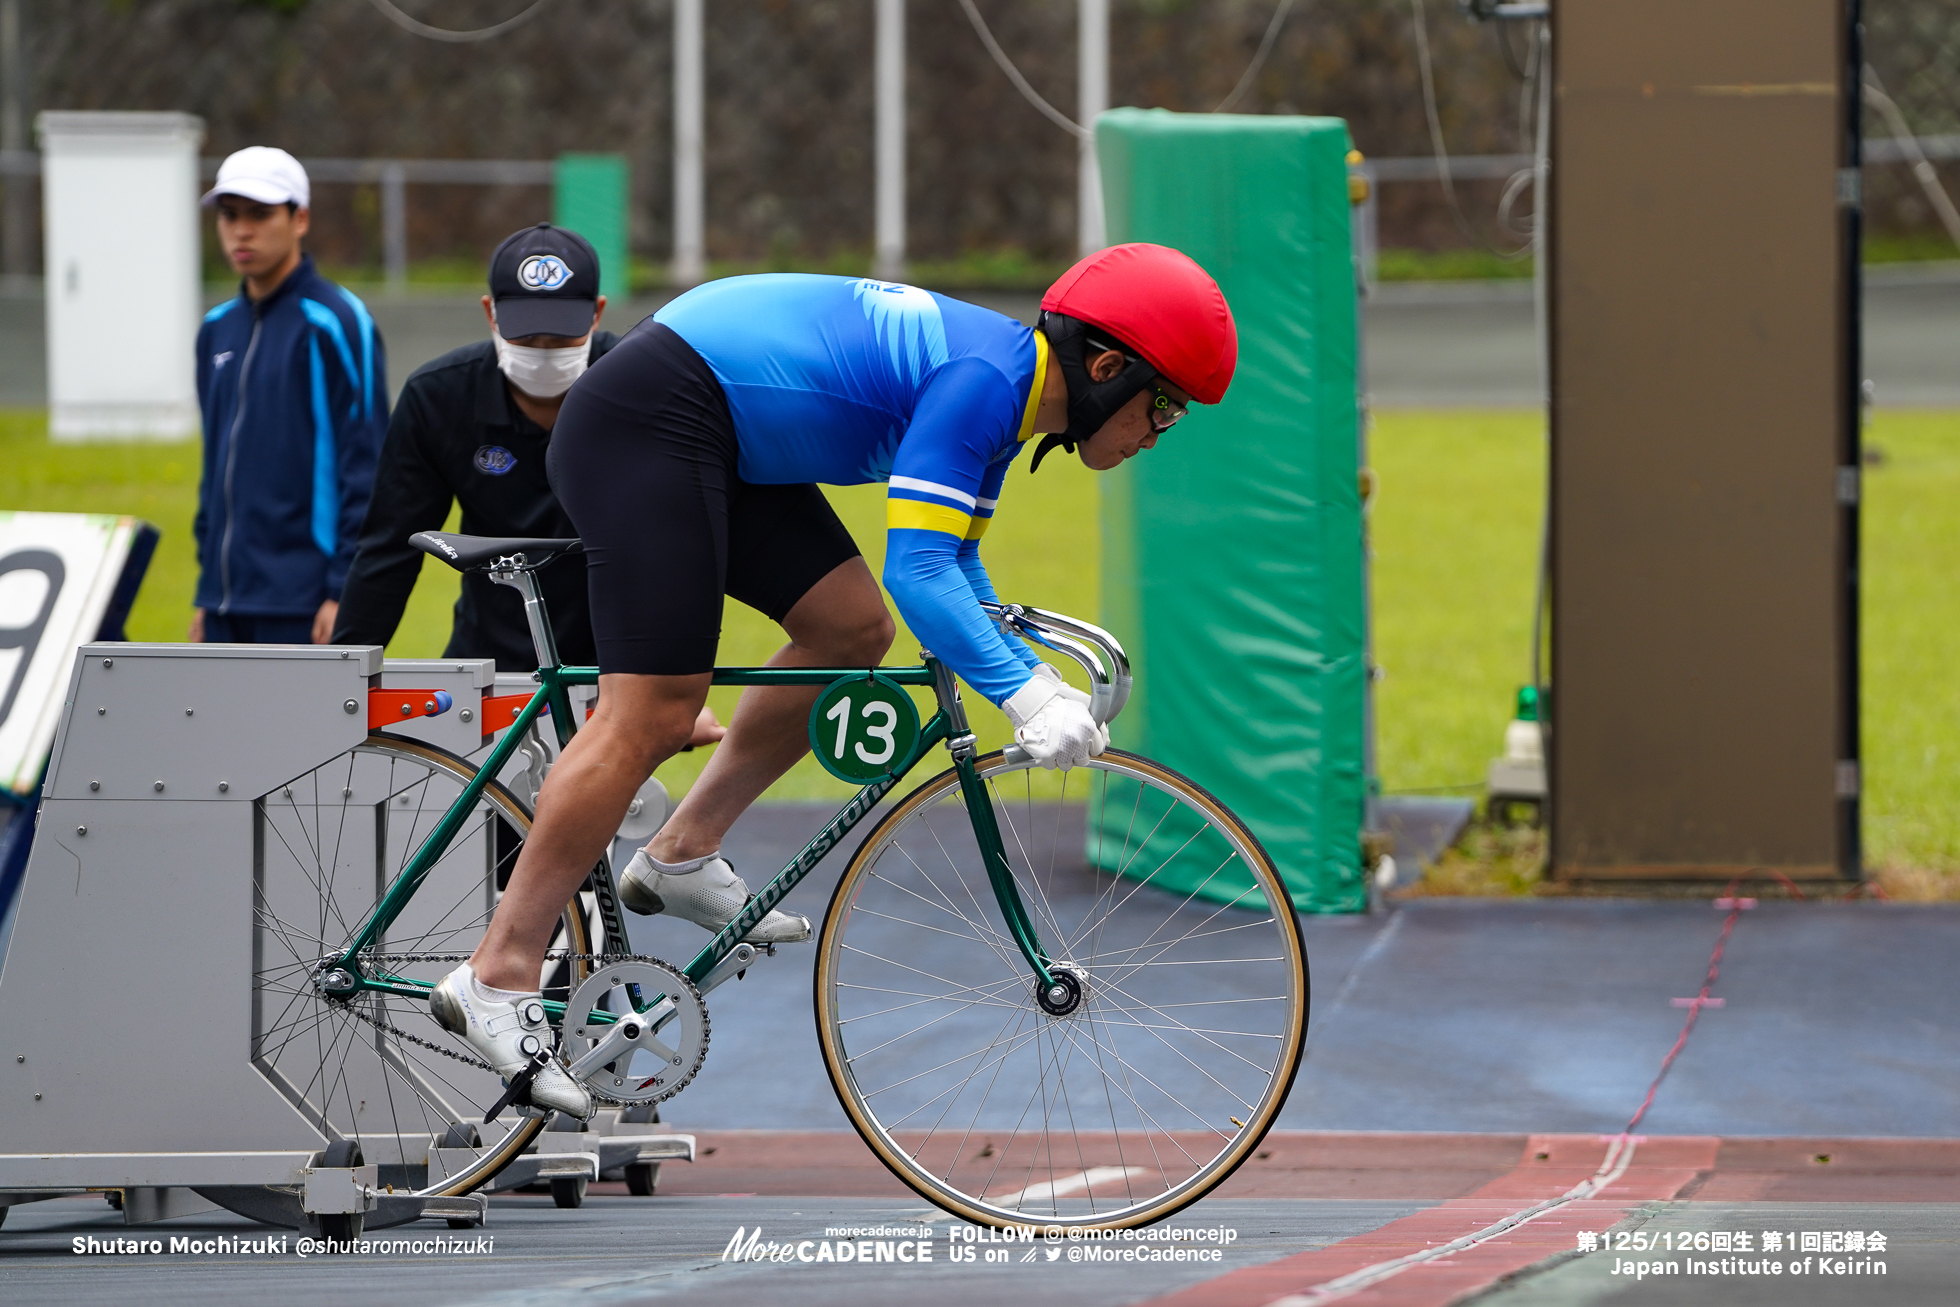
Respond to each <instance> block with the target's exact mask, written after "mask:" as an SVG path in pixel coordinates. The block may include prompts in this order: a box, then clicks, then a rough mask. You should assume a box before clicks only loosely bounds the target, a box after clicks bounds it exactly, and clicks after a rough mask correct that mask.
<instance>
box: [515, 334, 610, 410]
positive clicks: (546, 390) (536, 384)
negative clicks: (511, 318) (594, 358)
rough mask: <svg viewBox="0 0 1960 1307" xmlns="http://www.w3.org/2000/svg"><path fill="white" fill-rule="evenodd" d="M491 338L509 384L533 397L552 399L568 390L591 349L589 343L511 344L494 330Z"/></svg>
mask: <svg viewBox="0 0 1960 1307" xmlns="http://www.w3.org/2000/svg"><path fill="white" fill-rule="evenodd" d="M490 339H491V340H493V341H495V342H496V344H497V366H498V367H499V368H501V369H502V370H503V374H504V375H505V376H506V377H509V378H510V384H511V385H513V386H516V387H517V388H518V389H519V390H521V391H523V392H524V393H525V394H527V395H530V396H531V397H533V398H534V399H555V398H557V397H558V396H560V395H562V394H564V393H565V392H566V391H568V390H570V389H571V388H572V383H573V382H574V381H577V380H578V379H579V376H580V374H581V373H583V372H584V371H585V361H586V358H587V356H588V355H590V354H591V352H592V349H591V343H590V342H587V343H586V344H584V345H571V346H567V347H566V348H564V349H532V348H531V347H530V346H529V345H513V344H511V343H510V342H509V341H507V340H505V339H504V338H503V337H502V336H501V335H498V334H497V333H496V332H494V331H493V332H491V333H490Z"/></svg>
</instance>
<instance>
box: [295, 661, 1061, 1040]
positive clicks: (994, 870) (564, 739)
mask: <svg viewBox="0 0 1960 1307" xmlns="http://www.w3.org/2000/svg"><path fill="white" fill-rule="evenodd" d="M546 629H547V630H548V628H546ZM541 650H542V651H544V652H547V653H550V654H552V655H553V659H554V665H549V666H545V667H541V668H539V669H538V671H537V672H536V673H535V674H534V679H535V680H537V681H538V683H539V684H538V689H537V691H536V693H534V694H533V695H532V696H531V698H530V701H529V702H527V703H526V704H525V705H524V707H523V708H522V709H521V710H519V712H518V714H517V716H516V717H515V719H513V721H512V723H511V725H510V728H509V729H508V730H507V731H505V733H504V736H503V738H502V739H501V740H499V741H498V742H497V744H496V747H494V748H493V749H491V751H490V755H489V757H487V758H486V759H484V761H483V763H482V764H481V765H480V766H479V767H478V768H477V772H476V775H475V776H474V777H473V778H472V779H471V780H470V782H469V784H468V785H466V786H465V787H464V789H463V792H462V793H461V794H460V795H458V796H457V798H456V800H455V801H454V802H453V803H451V804H450V805H449V808H448V809H447V810H446V811H445V812H444V813H443V815H442V819H441V820H440V821H438V822H437V823H436V826H435V828H434V829H433V830H431V831H430V832H429V834H428V836H427V837H426V838H425V839H424V840H423V841H422V843H421V845H420V846H418V847H417V849H416V851H415V853H414V854H413V856H411V857H410V859H409V861H408V864H407V865H406V866H404V867H403V868H402V870H401V873H400V874H399V875H397V876H396V877H395V879H394V881H393V882H392V883H391V884H390V885H389V886H388V889H387V892H386V893H385V894H383V895H382V897H381V900H380V902H378V903H376V904H375V906H374V908H373V910H372V911H370V912H369V913H368V915H367V917H366V918H365V919H364V920H363V921H362V922H361V924H360V926H359V927H358V928H357V929H356V930H355V932H354V934H353V936H352V937H351V938H350V939H349V940H348V942H347V944H346V945H345V946H344V947H342V948H341V949H340V950H339V951H338V952H337V953H336V955H335V956H334V958H333V960H332V961H331V962H329V963H327V964H325V965H323V966H322V967H321V971H322V973H324V974H325V976H326V981H325V983H324V985H323V988H324V989H325V992H326V993H328V994H329V995H331V996H334V997H350V996H352V995H353V994H356V993H358V992H360V991H362V990H369V991H373V992H376V993H384V994H392V995H396V996H398V997H402V998H409V999H420V1000H426V999H427V998H428V995H429V991H430V990H431V989H432V988H433V987H434V986H433V984H432V982H429V981H421V980H414V979H410V978H408V977H404V976H395V975H392V974H390V973H388V972H385V971H377V972H376V973H375V974H372V975H370V974H368V973H367V972H366V971H365V970H364V969H363V968H362V967H361V966H360V965H359V955H360V953H361V952H362V951H363V950H365V949H368V948H370V947H372V946H373V945H374V944H375V943H376V942H377V941H378V940H380V939H381V937H382V936H383V935H384V934H385V933H386V932H387V930H388V927H389V926H391V925H392V924H393V923H394V921H395V919H396V918H397V917H399V916H400V915H401V913H402V911H403V909H404V908H405V907H406V906H407V905H408V902H409V900H410V899H412V898H414V896H415V892H416V890H417V889H419V888H420V887H421V884H422V882H423V880H424V878H426V877H427V875H428V873H429V871H430V870H431V869H432V868H433V867H434V866H435V865H436V863H437V862H438V861H439V860H440V859H441V858H442V856H443V854H444V853H445V852H447V850H448V848H449V844H450V841H452V840H453V839H454V838H455V837H456V835H457V834H458V832H460V831H461V830H462V827H463V824H464V822H465V821H467V820H468V819H469V814H470V812H471V811H472V810H473V809H474V807H475V805H476V802H477V800H478V799H479V798H481V797H482V794H483V791H484V789H485V787H487V786H488V785H489V784H490V782H491V781H492V780H493V779H495V777H496V776H497V775H498V774H499V773H501V772H502V770H503V768H504V766H505V764H506V763H508V762H509V761H510V758H511V755H512V754H513V753H515V752H516V750H517V748H518V746H519V744H520V743H522V741H523V739H524V737H525V736H526V735H527V734H529V732H530V731H531V729H532V727H533V726H534V725H535V724H536V722H537V720H538V718H539V717H541V716H543V715H544V714H545V713H547V712H549V713H550V714H551V718H552V726H553V728H554V729H555V730H556V731H557V733H558V742H559V746H560V747H561V748H562V747H564V746H565V745H566V744H569V743H570V742H571V738H572V736H573V735H574V734H576V733H577V730H578V723H577V721H576V720H575V714H574V710H573V708H572V701H571V696H570V694H569V693H568V690H569V687H571V686H575V685H597V684H598V682H599V669H598V668H596V667H562V666H557V665H555V651H554V650H552V649H550V647H549V646H548V645H543V646H541ZM867 671H876V672H877V673H878V674H879V675H880V676H882V677H884V678H885V679H887V680H890V681H894V682H897V683H898V684H900V685H917V686H923V687H930V688H931V689H932V691H933V694H934V697H935V699H936V700H937V711H935V712H934V713H933V715H932V717H931V719H930V720H928V721H927V722H926V723H925V725H924V726H923V728H922V729H921V730H920V732H919V737H918V739H917V741H916V742H915V743H914V744H913V747H912V751H911V753H910V754H909V755H908V756H907V757H906V758H904V759H903V760H902V761H901V762H900V764H899V765H898V766H897V767H895V768H894V769H893V770H892V772H891V774H890V776H889V777H888V778H887V779H885V780H882V781H876V782H873V783H872V784H870V785H866V786H865V787H864V788H862V789H860V790H859V791H858V792H857V794H856V795H855V796H854V797H852V799H851V800H850V801H849V802H848V803H846V804H845V805H844V806H843V807H842V808H840V809H839V810H838V812H837V815H836V816H834V817H832V818H831V819H830V821H829V822H827V823H826V824H825V825H824V827H823V828H822V829H821V830H820V831H818V833H817V834H816V836H815V837H814V838H812V839H811V840H810V842H809V843H808V844H806V845H805V846H804V847H803V850H802V851H801V852H800V853H798V854H797V856H796V857H794V858H792V859H791V860H790V861H789V862H788V863H787V864H786V865H785V866H784V867H783V869H782V870H781V871H779V872H777V873H776V875H775V877H774V878H773V879H771V880H770V881H769V883H768V884H767V885H764V886H763V887H762V888H761V889H760V890H758V891H757V892H756V894H755V897H754V899H753V900H752V901H751V902H750V903H749V905H748V906H747V907H745V908H744V909H743V910H742V912H741V913H740V915H738V916H737V917H736V918H735V920H733V921H731V922H730V923H729V924H728V925H727V926H726V927H724V928H723V929H722V931H721V933H720V934H718V935H716V936H715V937H714V939H713V940H711V941H709V943H708V944H707V946H706V947H704V948H703V949H702V950H701V951H700V952H699V953H697V954H696V955H695V956H694V959H693V960H692V961H691V962H689V963H688V964H687V966H686V968H684V970H685V971H686V973H687V976H688V978H689V979H690V980H693V981H694V982H696V983H697V984H698V983H700V982H701V981H702V979H703V978H704V977H706V976H707V975H708V974H709V973H710V972H711V971H713V970H714V968H715V966H716V964H717V963H719V962H720V961H721V960H722V959H723V958H725V957H727V956H728V955H729V954H730V953H731V952H733V951H734V949H735V948H736V946H737V945H738V944H740V943H741V942H742V938H743V936H745V935H747V934H748V933H749V931H751V930H753V929H754V928H755V926H756V924H757V923H758V922H760V921H761V920H762V919H763V918H764V917H765V916H767V915H768V914H769V911H770V909H772V908H774V907H775V906H776V905H777V904H778V903H780V902H782V900H783V899H784V898H785V897H786V896H787V895H788V894H789V892H790V891H791V890H793V889H795V888H796V886H797V885H798V884H799V883H800V882H801V881H802V880H803V878H804V877H806V876H808V875H809V874H810V872H811V870H812V869H814V868H815V867H816V865H817V864H818V863H819V862H821V861H822V860H823V858H824V856H825V855H826V854H827V853H829V852H830V851H831V850H832V849H833V848H835V847H836V846H837V845H838V843H840V842H841V841H842V840H843V838H844V837H845V835H847V834H848V833H849V832H850V831H851V829H852V828H853V827H855V826H856V825H857V824H858V823H859V822H860V821H862V820H863V819H864V818H865V817H866V816H867V815H868V814H869V813H870V812H871V810H872V809H873V808H874V807H876V806H877V804H878V800H879V799H881V798H883V797H884V796H885V795H886V794H888V793H890V792H891V790H892V789H893V788H895V787H896V786H897V785H898V783H899V782H900V781H901V780H903V779H904V778H905V776H906V775H907V774H908V773H910V771H911V770H912V768H913V767H915V766H917V765H918V763H919V761H920V760H921V759H922V758H924V757H925V755H926V753H927V752H928V751H929V750H930V749H931V748H932V747H933V746H934V745H937V744H940V743H942V742H943V743H945V744H946V745H947V747H948V748H949V750H950V751H951V753H952V755H953V766H954V768H955V769H956V770H957V771H958V773H959V778H960V790H961V793H962V794H963V795H964V797H965V799H966V807H967V813H968V816H969V817H970V818H971V820H972V822H973V831H974V836H975V838H976V839H977V840H978V842H979V845H980V852H981V857H982V859H983V861H984V863H985V865H986V868H987V879H988V881H989V883H990V884H991V885H992V886H993V890H994V897H995V899H996V901H997V902H998V904H999V906H1000V911H1001V917H1002V920H1003V921H1004V922H1005V923H1006V925H1007V928H1008V931H1009V933H1010V934H1012V935H1013V937H1014V941H1015V943H1016V944H1017V945H1018V946H1019V947H1020V950H1021V954H1022V956H1023V957H1024V958H1025V959H1026V960H1027V963H1028V966H1029V969H1030V971H1031V972H1032V974H1033V975H1034V977H1035V979H1036V980H1037V981H1039V982H1040V984H1041V985H1042V986H1044V987H1046V986H1049V985H1052V984H1054V983H1055V982H1054V978H1053V976H1052V975H1051V973H1050V972H1049V970H1048V958H1047V956H1046V954H1045V953H1043V951H1042V948H1041V943H1040V941H1039V940H1038V939H1037V938H1036V936H1035V933H1034V926H1033V923H1032V922H1031V921H1030V920H1029V917H1028V913H1027V908H1026V906H1025V905H1024V904H1023V903H1022V901H1021V894H1020V890H1019V888H1018V887H1017V886H1016V885H1015V882H1014V876H1013V873H1012V871H1011V870H1010V869H1009V867H1008V863H1007V854H1006V849H1005V846H1004V845H1003V843H1002V841H1001V835H1000V826H999V823H998V821H997V819H996V817H995V815H994V810H993V804H992V803H991V802H990V801H989V800H988V797H987V792H986V787H985V786H984V785H983V784H982V782H981V780H980V775H979V771H978V769H977V768H976V767H975V765H974V758H975V752H976V750H975V741H974V738H973V733H972V731H971V730H969V729H968V726H967V721H966V710H965V708H964V707H963V706H962V704H961V703H960V698H959V691H958V688H957V686H956V685H955V684H954V681H953V676H952V673H951V672H950V671H949V670H948V669H947V668H946V666H945V665H944V664H943V663H940V662H939V661H938V660H936V659H934V658H932V657H931V656H930V655H927V656H926V660H925V662H924V663H923V664H921V665H919V666H915V667H879V668H871V669H867V668H863V667H795V668H785V667H722V668H717V669H716V670H715V673H714V680H713V683H714V684H715V685H738V686H752V685H753V686H825V685H829V684H831V683H832V682H834V681H836V680H838V679H840V678H842V677H847V676H852V677H855V676H864V675H865V674H866V673H867ZM661 997H664V995H663V996H658V997H655V998H654V999H652V1000H651V1002H649V1003H648V1004H647V1005H646V1006H648V1007H650V1006H651V1005H652V1004H653V1003H658V1002H659V1001H660V998H661ZM544 1006H545V1009H546V1011H547V1013H548V1014H549V1015H550V1016H552V1017H554V1018H559V1019H562V1017H563V1015H564V1008H565V1005H564V1004H563V1003H559V1002H554V1001H549V1000H547V1001H546V1002H545V1004H544ZM642 1010H643V1011H644V1010H645V1008H644V1007H643V1008H642ZM590 1016H591V1017H592V1019H593V1020H595V1021H597V1022H599V1023H602V1024H603V1023H607V1022H609V1021H611V1020H612V1015H611V1014H609V1013H604V1012H593V1013H591V1014H590Z"/></svg>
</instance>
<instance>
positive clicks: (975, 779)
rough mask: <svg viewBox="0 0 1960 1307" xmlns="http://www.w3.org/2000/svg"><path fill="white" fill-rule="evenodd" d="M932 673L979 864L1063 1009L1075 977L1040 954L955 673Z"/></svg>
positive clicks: (941, 667) (1025, 952) (1017, 939)
mask: <svg viewBox="0 0 1960 1307" xmlns="http://www.w3.org/2000/svg"><path fill="white" fill-rule="evenodd" d="M932 670H933V678H934V680H935V682H936V684H935V687H934V688H935V689H937V690H938V692H939V703H940V707H941V709H942V710H943V711H944V712H945V713H946V715H947V718H948V721H949V724H950V726H951V728H952V730H951V738H950V739H948V740H947V741H946V747H947V749H948V750H950V751H951V753H952V755H953V770H954V771H955V772H956V773H958V775H959V778H960V794H961V796H962V797H963V798H965V800H966V811H967V816H968V817H969V818H971V819H972V822H973V835H974V838H975V839H976V840H978V841H979V844H980V860H981V862H982V864H983V865H985V867H986V868H987V881H988V883H989V884H991V885H992V886H993V888H994V898H995V900H996V901H997V902H998V903H999V904H1000V914H1001V917H1002V918H1003V919H1004V920H1005V921H1006V923H1007V931H1008V933H1009V934H1010V935H1012V936H1013V937H1014V943H1015V945H1016V946H1017V947H1018V948H1019V949H1020V950H1021V956H1022V957H1024V958H1026V959H1027V962H1028V966H1029V967H1030V968H1032V969H1033V971H1034V974H1035V979H1037V980H1038V981H1040V982H1041V984H1040V990H1039V992H1040V993H1041V994H1042V995H1043V996H1045V997H1046V998H1047V999H1048V1000H1049V1001H1051V1002H1053V1003H1056V1004H1060V1003H1063V1002H1065V1001H1066V997H1067V994H1068V990H1069V988H1070V985H1071V982H1073V981H1074V977H1072V976H1066V975H1065V973H1062V972H1051V971H1050V970H1049V969H1048V955H1047V954H1046V953H1044V952H1042V949H1041V941H1040V940H1039V939H1037V938H1036V937H1035V933H1034V923H1033V922H1031V921H1030V920H1029V919H1028V909H1027V906H1026V905H1025V904H1024V903H1022V902H1021V889H1020V886H1018V885H1016V884H1015V883H1014V872H1013V870H1012V869H1011V868H1010V867H1009V866H1008V865H1007V846H1006V843H1005V842H1004V841H1003V840H1002V839H1001V837H1000V821H999V819H997V818H996V817H995V816H994V805H993V801H992V799H991V798H990V797H989V796H988V794H987V786H986V783H985V782H983V781H982V780H981V779H980V771H979V768H977V767H975V766H974V755H975V753H976V752H977V750H976V747H975V745H976V741H975V740H974V738H973V731H972V729H971V728H970V727H969V726H968V725H967V722H966V707H965V705H963V704H962V703H961V702H960V691H959V686H958V685H956V684H955V683H954V681H953V673H952V670H951V669H950V668H948V667H947V666H946V664H945V663H942V662H937V661H934V662H933V663H932ZM1071 1006H1072V1004H1071Z"/></svg>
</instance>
